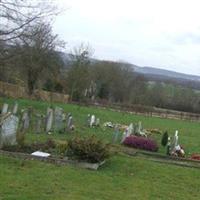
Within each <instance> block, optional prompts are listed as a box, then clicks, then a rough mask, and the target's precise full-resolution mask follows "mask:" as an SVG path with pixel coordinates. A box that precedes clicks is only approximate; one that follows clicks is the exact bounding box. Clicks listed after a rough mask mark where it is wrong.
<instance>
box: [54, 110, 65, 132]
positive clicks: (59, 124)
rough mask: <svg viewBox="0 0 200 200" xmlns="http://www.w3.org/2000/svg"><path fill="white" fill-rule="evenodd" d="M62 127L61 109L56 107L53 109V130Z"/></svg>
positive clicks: (58, 129)
mask: <svg viewBox="0 0 200 200" xmlns="http://www.w3.org/2000/svg"><path fill="white" fill-rule="evenodd" d="M62 129H63V109H62V108H60V107H56V108H55V111H54V130H55V131H60V130H62Z"/></svg>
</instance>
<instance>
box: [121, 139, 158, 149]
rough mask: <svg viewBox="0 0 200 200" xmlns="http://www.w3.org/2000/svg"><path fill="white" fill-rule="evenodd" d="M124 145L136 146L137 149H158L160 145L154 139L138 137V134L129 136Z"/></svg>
mask: <svg viewBox="0 0 200 200" xmlns="http://www.w3.org/2000/svg"><path fill="white" fill-rule="evenodd" d="M123 143H124V145H127V146H129V147H134V148H137V149H143V150H147V151H158V145H157V143H156V142H155V141H154V140H151V139H148V138H144V137H138V136H129V137H127V138H126V139H125V140H124V142H123Z"/></svg>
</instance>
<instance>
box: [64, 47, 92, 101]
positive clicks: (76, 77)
mask: <svg viewBox="0 0 200 200" xmlns="http://www.w3.org/2000/svg"><path fill="white" fill-rule="evenodd" d="M92 54H93V50H92V48H91V47H90V46H89V45H88V44H83V43H82V44H81V45H80V46H78V47H75V48H74V49H73V50H72V52H71V62H72V64H71V66H70V69H69V70H68V73H67V82H68V88H69V91H68V92H69V94H70V97H71V100H80V99H82V98H83V96H84V91H85V89H86V88H87V87H88V86H89V84H90V80H89V73H90V72H89V65H90V62H91V56H92Z"/></svg>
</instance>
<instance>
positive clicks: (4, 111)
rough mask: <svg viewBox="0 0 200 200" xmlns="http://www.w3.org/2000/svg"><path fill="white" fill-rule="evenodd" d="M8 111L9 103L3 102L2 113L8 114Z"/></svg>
mask: <svg viewBox="0 0 200 200" xmlns="http://www.w3.org/2000/svg"><path fill="white" fill-rule="evenodd" d="M7 112H8V104H7V103H4V104H3V107H2V111H1V114H2V115H3V114H6V113H7Z"/></svg>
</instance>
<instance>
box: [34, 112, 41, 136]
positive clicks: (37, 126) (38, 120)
mask: <svg viewBox="0 0 200 200" xmlns="http://www.w3.org/2000/svg"><path fill="white" fill-rule="evenodd" d="M41 131H42V115H40V114H36V124H35V132H36V133H41Z"/></svg>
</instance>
